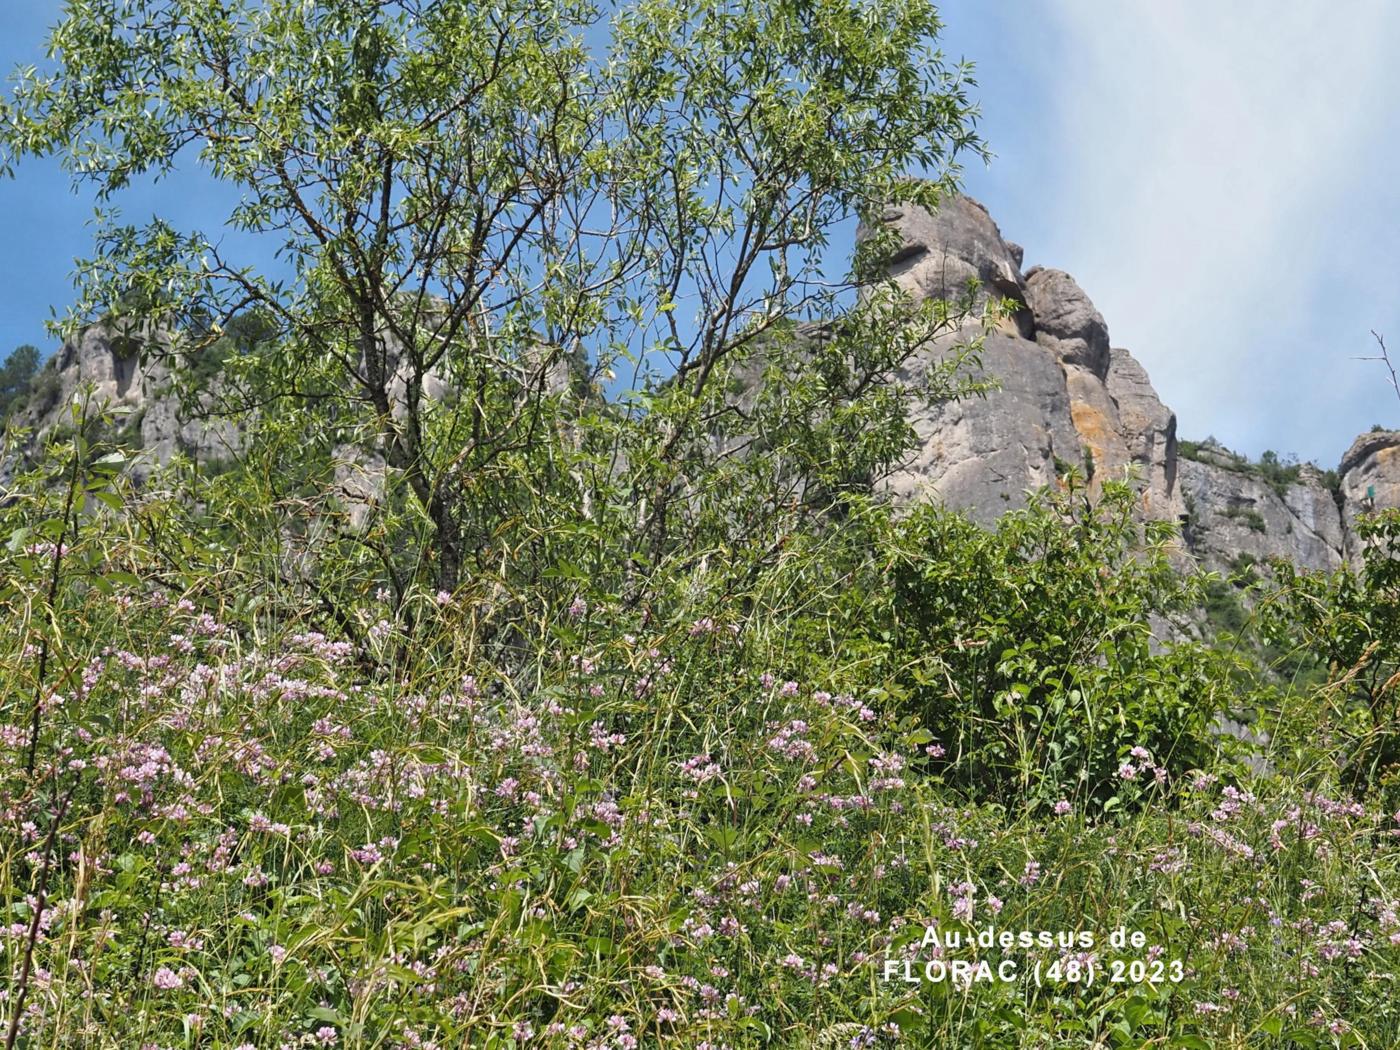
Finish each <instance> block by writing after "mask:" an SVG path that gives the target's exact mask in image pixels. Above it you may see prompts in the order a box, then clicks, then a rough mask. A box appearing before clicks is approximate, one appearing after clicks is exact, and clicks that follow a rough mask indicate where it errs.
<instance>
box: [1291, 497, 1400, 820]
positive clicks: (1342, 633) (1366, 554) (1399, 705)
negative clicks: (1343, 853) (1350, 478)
mask: <svg viewBox="0 0 1400 1050" xmlns="http://www.w3.org/2000/svg"><path fill="white" fill-rule="evenodd" d="M1356 529H1357V535H1358V537H1360V539H1361V542H1362V544H1363V547H1362V558H1363V563H1364V564H1363V568H1362V571H1360V572H1354V571H1351V570H1350V569H1343V570H1339V571H1338V572H1336V573H1331V574H1325V573H1305V572H1299V571H1297V570H1296V569H1294V568H1293V567H1292V566H1289V565H1287V564H1280V565H1278V566H1277V567H1276V572H1277V573H1278V574H1279V576H1280V579H1279V590H1278V593H1277V594H1276V595H1275V597H1274V600H1273V602H1272V603H1271V609H1272V612H1271V615H1270V617H1269V619H1268V622H1267V630H1268V637H1270V638H1271V640H1272V641H1274V642H1275V644H1279V645H1283V644H1287V646H1288V647H1290V648H1296V649H1300V650H1303V651H1306V652H1308V653H1309V654H1310V655H1311V656H1312V658H1313V659H1314V660H1315V661H1316V662H1317V663H1319V664H1321V666H1323V667H1325V668H1326V669H1327V671H1328V682H1329V684H1328V688H1327V689H1326V690H1325V691H1324V692H1323V693H1322V697H1323V698H1324V699H1325V700H1326V701H1327V705H1328V715H1329V732H1332V733H1335V734H1337V735H1338V736H1339V737H1340V741H1339V746H1340V748H1341V750H1342V753H1343V754H1344V756H1345V761H1346V765H1347V767H1348V770H1349V774H1350V778H1351V783H1352V784H1353V785H1354V786H1355V789H1356V790H1370V789H1374V790H1379V791H1381V792H1382V794H1383V795H1384V797H1387V798H1389V799H1390V800H1392V801H1395V802H1397V803H1400V689H1398V688H1397V687H1400V512H1397V511H1394V510H1389V511H1385V512H1382V513H1381V514H1378V515H1375V516H1371V517H1362V518H1361V519H1359V520H1358V521H1357V524H1356Z"/></svg>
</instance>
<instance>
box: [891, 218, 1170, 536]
mask: <svg viewBox="0 0 1400 1050" xmlns="http://www.w3.org/2000/svg"><path fill="white" fill-rule="evenodd" d="M885 219H886V221H887V222H891V223H893V224H895V226H896V229H897V231H898V233H899V241H900V245H901V246H900V248H899V250H898V252H897V253H896V256H895V259H894V261H893V262H892V263H891V271H890V272H891V273H892V274H893V275H894V276H895V279H896V280H897V281H898V282H899V283H900V285H901V286H902V287H903V288H904V289H905V290H906V291H908V292H909V293H910V294H914V295H938V294H942V295H944V296H948V297H952V296H955V295H957V294H960V293H961V291H962V290H963V289H964V288H965V286H966V282H967V280H968V279H969V278H972V277H975V278H977V279H979V280H983V281H989V282H991V283H992V285H993V290H994V291H995V293H996V294H997V295H998V296H999V297H1003V298H1010V299H1013V300H1015V301H1018V302H1020V303H1023V304H1024V309H1022V310H1019V311H1017V312H1016V314H1015V323H1014V324H1011V325H1007V324H1003V325H1000V326H998V328H997V329H996V330H995V331H993V332H991V333H990V334H988V335H986V336H985V337H984V338H983V340H982V351H981V355H980V356H981V363H980V373H981V374H980V375H979V376H978V377H977V378H986V379H990V380H993V381H994V382H995V383H996V384H997V387H996V389H994V390H992V391H991V392H990V393H988V394H987V395H986V396H985V397H983V398H969V399H964V400H960V401H955V402H952V403H949V404H936V405H924V406H916V409H915V412H914V417H913V420H912V422H913V425H914V428H915V431H916V432H917V434H918V436H919V448H918V450H917V451H916V452H915V454H914V455H913V456H912V457H911V458H910V460H909V461H908V462H907V463H906V464H905V465H904V468H903V469H902V470H900V471H899V472H897V473H896V474H895V475H894V476H893V477H891V478H890V480H889V485H890V487H891V488H892V489H893V491H894V492H895V493H897V494H898V495H900V496H902V497H909V496H914V495H924V496H929V497H931V498H933V499H936V500H939V501H941V502H943V503H944V504H946V505H948V506H950V507H954V508H957V509H959V510H962V511H965V512H966V513H967V514H969V515H970V516H971V517H973V518H974V519H976V520H978V521H980V522H983V523H990V522H992V521H994V520H995V519H996V518H997V517H998V516H1000V515H1001V514H1002V513H1003V512H1004V511H1006V510H1008V509H1010V508H1013V507H1019V506H1022V505H1024V503H1025V498H1026V494H1027V493H1028V492H1029V491H1030V490H1031V489H1035V488H1039V487H1041V486H1044V485H1049V484H1052V483H1053V482H1054V481H1055V479H1056V477H1057V476H1059V475H1060V474H1061V473H1062V472H1063V470H1064V468H1065V467H1066V466H1074V467H1077V468H1078V469H1079V470H1080V471H1081V472H1082V473H1083V474H1084V475H1085V476H1086V477H1088V479H1089V481H1090V485H1091V486H1092V487H1094V488H1097V487H1098V486H1100V485H1101V484H1102V482H1103V480H1104V479H1106V478H1119V477H1124V476H1127V475H1128V473H1129V472H1130V471H1131V472H1134V473H1135V474H1136V476H1138V477H1139V478H1141V479H1142V481H1143V482H1144V484H1143V486H1142V489H1141V492H1142V501H1143V507H1144V510H1145V511H1146V512H1147V513H1150V514H1152V515H1153V516H1157V517H1175V516H1177V515H1179V514H1180V513H1182V512H1183V507H1182V504H1181V499H1180V495H1179V493H1178V490H1177V484H1176V417H1175V416H1174V415H1173V414H1172V412H1171V411H1170V410H1169V409H1167V408H1166V406H1164V405H1163V404H1162V402H1161V400H1160V399H1159V398H1158V397H1157V394H1156V392H1155V391H1154V390H1153V389H1152V384H1151V382H1150V381H1149V380H1148V378H1147V373H1146V372H1145V371H1144V370H1143V368H1142V366H1141V365H1139V364H1138V363H1137V362H1136V361H1135V360H1133V358H1132V355H1131V354H1129V353H1128V352H1127V351H1126V350H1122V349H1113V348H1111V347H1110V343H1109V335H1108V326H1107V325H1106V324H1105V323H1104V319H1103V316H1102V315H1101V314H1100V313H1099V311H1098V310H1097V309H1095V308H1094V304H1093V303H1092V302H1091V301H1090V299H1089V297H1088V296H1087V295H1086V294H1085V293H1084V291H1083V290H1082V289H1081V288H1080V287H1079V286H1078V285H1077V284H1076V283H1075V281H1074V279H1073V278H1072V277H1070V276H1069V275H1068V274H1066V273H1063V272H1061V271H1059V270H1048V269H1040V268H1035V269H1032V270H1031V271H1030V272H1029V273H1027V274H1024V275H1023V274H1022V273H1021V272H1020V269H1019V266H1020V260H1021V250H1020V248H1019V247H1017V246H1015V245H1011V244H1008V243H1007V242H1006V241H1005V240H1004V239H1003V238H1002V236H1001V231H1000V230H999V229H998V228H997V225H996V223H995V222H993V221H992V218H991V216H990V215H988V214H987V212H986V210H985V209H984V208H982V207H981V206H980V205H978V204H976V203H975V202H973V201H970V200H968V199H967V198H965V197H958V198H953V199H951V200H949V201H947V202H945V204H944V206H943V207H942V208H940V209H939V210H938V211H937V212H936V213H932V214H931V213H929V212H928V211H925V210H924V209H922V208H917V207H913V206H910V205H901V206H899V207H895V208H890V209H887V210H886V212H885ZM960 253H961V254H960ZM979 334H980V332H979V331H978V329H977V324H976V323H969V324H968V325H966V326H964V327H963V328H961V329H960V330H958V331H955V332H950V333H948V334H947V335H946V336H944V337H942V338H940V339H938V340H935V341H934V343H933V345H931V346H930V347H929V349H928V351H927V352H926V353H925V354H922V355H918V356H916V357H915V358H914V359H913V360H911V361H910V363H909V367H908V371H909V373H910V376H911V377H912V375H914V374H917V373H920V372H922V371H924V370H925V369H926V368H927V367H928V365H929V363H930V361H931V360H932V359H935V358H937V357H939V356H941V355H946V354H948V353H950V352H951V351H952V348H953V347H955V346H957V345H960V344H965V343H966V342H968V341H969V340H971V339H973V338H975V337H977V336H978V335H979Z"/></svg>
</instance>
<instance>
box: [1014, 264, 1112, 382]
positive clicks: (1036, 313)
mask: <svg viewBox="0 0 1400 1050" xmlns="http://www.w3.org/2000/svg"><path fill="white" fill-rule="evenodd" d="M1026 303H1027V305H1028V306H1029V307H1030V308H1031V315H1032V316H1033V317H1034V318H1035V340H1036V342H1038V343H1039V344H1040V345H1041V346H1043V347H1045V348H1047V349H1049V350H1052V351H1054V353H1055V355H1056V356H1057V357H1059V359H1060V360H1061V361H1063V362H1064V363H1065V364H1067V365H1077V366H1079V367H1080V368H1086V369H1088V370H1089V371H1090V372H1092V373H1093V375H1094V377H1095V378H1096V379H1098V380H1099V381H1100V382H1103V381H1104V380H1105V379H1106V378H1107V377H1108V363H1109V347H1108V325H1106V324H1104V319H1103V315H1102V314H1101V313H1099V312H1098V310H1096V309H1095V308H1094V304H1093V303H1092V302H1090V301H1089V297H1088V296H1087V295H1085V294H1084V290H1083V289H1082V288H1080V287H1079V285H1078V284H1076V283H1075V280H1074V278H1073V277H1071V276H1070V275H1069V274H1067V273H1065V272H1064V271H1063V270H1045V269H1040V268H1038V267H1037V268H1035V269H1033V270H1031V272H1030V274H1029V275H1028V276H1027V278H1026Z"/></svg>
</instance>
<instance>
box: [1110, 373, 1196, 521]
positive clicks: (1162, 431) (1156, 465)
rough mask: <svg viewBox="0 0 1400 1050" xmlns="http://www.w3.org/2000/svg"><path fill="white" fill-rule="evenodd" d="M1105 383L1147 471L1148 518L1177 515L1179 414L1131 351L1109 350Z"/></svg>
mask: <svg viewBox="0 0 1400 1050" xmlns="http://www.w3.org/2000/svg"><path fill="white" fill-rule="evenodd" d="M1105 385H1106V386H1107V387H1108V393H1109V396H1110V397H1112V398H1113V402H1114V404H1115V405H1116V406H1117V407H1118V423H1119V431H1120V433H1121V434H1122V435H1123V441H1124V443H1125V445H1126V447H1127V451H1128V456H1129V458H1130V460H1131V461H1132V462H1133V463H1134V464H1136V465H1137V467H1138V468H1139V470H1141V472H1142V477H1143V481H1144V483H1145V487H1144V497H1145V500H1146V511H1147V513H1148V515H1149V516H1151V517H1159V518H1174V517H1177V516H1178V515H1179V514H1180V513H1181V505H1180V504H1181V500H1180V497H1179V496H1178V494H1177V488H1176V473H1177V441H1176V413H1175V412H1173V411H1172V410H1171V409H1169V408H1167V406H1166V405H1164V404H1162V400H1161V398H1159V397H1158V396H1157V391H1156V390H1155V389H1153V387H1152V380H1151V379H1149V378H1148V376H1147V370H1146V369H1145V368H1143V367H1142V365H1141V364H1139V363H1138V362H1137V360H1136V359H1135V358H1134V357H1133V355H1132V354H1130V353H1128V351H1126V350H1123V349H1119V348H1117V347H1115V348H1113V349H1112V350H1111V351H1110V357H1109V363H1108V375H1107V377H1106V384H1105Z"/></svg>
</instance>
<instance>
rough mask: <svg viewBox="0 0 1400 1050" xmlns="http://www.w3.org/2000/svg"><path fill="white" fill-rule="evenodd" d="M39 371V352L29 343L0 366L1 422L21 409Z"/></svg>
mask: <svg viewBox="0 0 1400 1050" xmlns="http://www.w3.org/2000/svg"><path fill="white" fill-rule="evenodd" d="M37 371H39V351H38V350H37V349H36V348H34V347H32V346H30V345H29V344H28V343H26V344H24V345H23V346H20V347H16V348H15V349H14V350H13V351H12V352H11V353H10V356H9V357H7V358H5V363H4V364H3V365H0V421H3V420H4V419H5V418H6V417H8V416H9V414H10V411H11V409H19V408H20V407H22V406H23V404H24V397H25V395H26V394H27V393H28V392H29V381H30V380H31V379H33V378H34V373H36V372H37Z"/></svg>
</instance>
